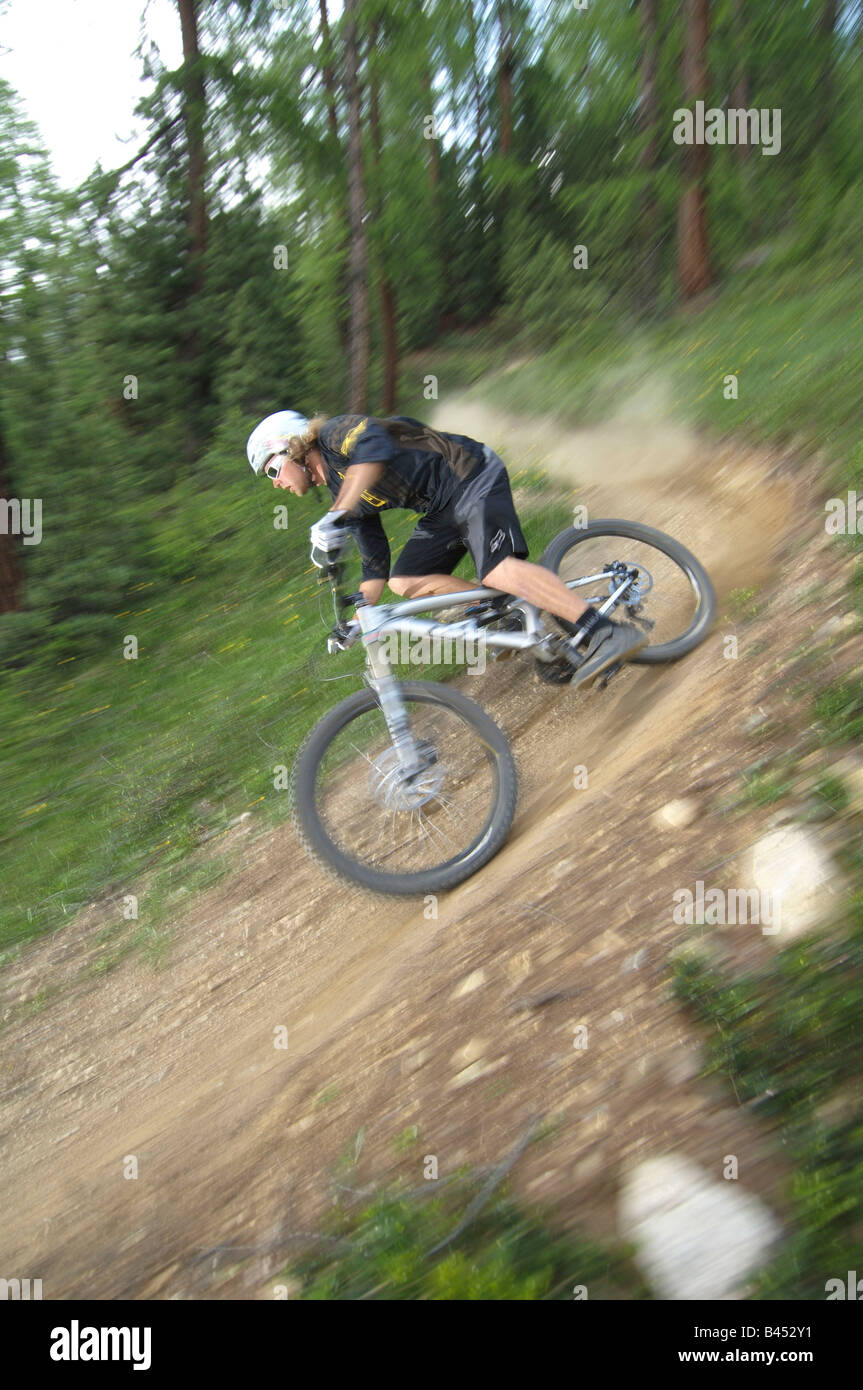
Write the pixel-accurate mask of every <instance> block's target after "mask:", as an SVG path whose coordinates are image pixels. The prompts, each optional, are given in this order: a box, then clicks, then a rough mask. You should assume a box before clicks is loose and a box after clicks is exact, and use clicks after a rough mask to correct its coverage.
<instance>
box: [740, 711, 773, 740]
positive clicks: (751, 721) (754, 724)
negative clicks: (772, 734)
mask: <svg viewBox="0 0 863 1390" xmlns="http://www.w3.org/2000/svg"><path fill="white" fill-rule="evenodd" d="M769 722H770V715H769V714H768V713H767V711H766V710H765V709H762V707H761V705H759V706H758V709H757V710H756V711H755V713H754V714H750V716H749V718H748V719H746V720H744V722H743V731H744V733H747V734H752V733H754V732H755V730H756V729H760V728H761V726H762V724H768V723H769Z"/></svg>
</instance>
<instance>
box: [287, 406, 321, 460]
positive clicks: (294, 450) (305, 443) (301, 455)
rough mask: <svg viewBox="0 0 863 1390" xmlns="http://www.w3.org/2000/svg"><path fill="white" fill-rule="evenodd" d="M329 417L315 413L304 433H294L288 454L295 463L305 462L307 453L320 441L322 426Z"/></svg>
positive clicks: (289, 442) (289, 441) (289, 443)
mask: <svg viewBox="0 0 863 1390" xmlns="http://www.w3.org/2000/svg"><path fill="white" fill-rule="evenodd" d="M328 419H329V416H328V415H314V416H312V418H311V420H310V421H309V423H308V426H307V428H306V429H305V430H304V431H303V433H302V434H294V435H292V436H291V438H290V439H289V440H288V454H289V456H290V458H292V459H293V461H294V463H305V461H306V455H307V454H308V452H309V450H310V449H314V448H315V447H316V445H317V442H318V436H319V435H320V432H321V427H322V426H323V425H324V424H326V422H327V420H328Z"/></svg>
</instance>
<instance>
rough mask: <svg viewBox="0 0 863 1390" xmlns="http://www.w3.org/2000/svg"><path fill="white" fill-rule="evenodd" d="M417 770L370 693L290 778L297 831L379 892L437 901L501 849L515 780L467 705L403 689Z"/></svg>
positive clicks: (343, 710) (499, 737)
mask: <svg viewBox="0 0 863 1390" xmlns="http://www.w3.org/2000/svg"><path fill="white" fill-rule="evenodd" d="M400 691H401V695H402V698H403V699H404V702H405V708H406V710H407V714H408V719H409V721H410V728H411V733H412V735H413V738H414V740H415V741H416V743H417V745H418V746H419V748H420V750H421V752H422V762H423V766H422V769H421V771H419V772H417V773H414V774H413V775H412V776H410V777H406V776H405V775H404V773H403V772H402V770H401V764H400V760H399V758H398V755H397V753H396V750H395V749H394V747H393V745H392V742H391V739H390V734H389V731H388V729H387V726H386V723H385V721H384V717H383V713H382V711H381V708H380V705H379V704H378V700H377V697H376V696H375V694H374V691H372V690H362V691H359V692H358V693H357V694H356V695H351V696H350V697H349V698H348V699H347V700H343V701H342V702H341V704H339V705H336V707H335V709H332V710H330V711H329V713H328V714H326V715H324V717H323V719H321V720H320V721H319V722H318V723H317V724H316V725H315V727H314V728H313V729H312V731H311V733H310V734H309V736H308V738H307V739H306V741H305V743H304V744H303V746H302V748H301V749H300V751H299V753H298V755H297V759H296V762H295V764H294V772H293V783H292V785H293V793H294V823H295V825H296V828H297V831H298V833H299V835H300V838H301V839H302V840H303V843H304V844H305V846H306V848H307V849H308V850H309V851H310V852H311V853H312V854H313V855H314V856H315V857H316V858H318V859H319V860H321V861H323V863H324V864H325V865H327V866H328V867H329V868H331V869H335V870H337V871H338V872H339V873H341V874H344V875H346V876H347V877H348V878H351V879H353V880H354V881H355V882H357V883H361V884H363V885H364V887H366V888H371V889H373V890H374V891H375V892H378V893H397V894H405V893H416V894H422V893H431V892H436V891H438V890H441V889H447V888H453V887H455V885H456V884H458V883H461V882H463V880H464V879H466V878H469V877H470V875H471V874H474V873H476V871H477V869H479V868H481V867H482V865H483V864H486V863H487V862H488V861H489V859H491V858H492V857H493V856H494V855H495V854H496V853H497V852H498V850H499V849H500V847H501V845H502V844H503V843H504V841H505V839H506V837H507V835H508V833H509V829H510V826H511V824H512V818H513V815H514V813H515V802H516V773H515V764H514V762H513V757H512V753H511V751H510V748H509V744H508V743H507V740H506V737H505V735H504V734H503V731H502V730H501V729H499V728H498V726H497V725H496V724H495V723H494V721H493V720H492V719H490V718H489V716H488V715H487V714H486V713H485V712H484V711H483V710H481V709H480V708H479V706H478V705H475V704H474V703H473V701H472V700H469V699H468V698H467V696H465V695H462V694H461V692H460V691H458V690H450V689H449V688H448V687H447V686H443V685H433V684H431V683H430V682H424V681H405V682H403V683H401V684H400Z"/></svg>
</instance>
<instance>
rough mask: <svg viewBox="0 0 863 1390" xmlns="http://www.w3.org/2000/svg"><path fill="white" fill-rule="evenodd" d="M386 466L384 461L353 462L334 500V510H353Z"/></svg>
mask: <svg viewBox="0 0 863 1390" xmlns="http://www.w3.org/2000/svg"><path fill="white" fill-rule="evenodd" d="M384 468H385V465H384V464H383V463H354V464H351V466H350V467H349V468H348V471H347V473H346V475H345V480H344V482H343V483H342V485H341V487H340V488H339V491H338V495H337V497H336V500H335V501H334V502H333V507H332V509H333V511H339V510H341V511H345V512H351V511H353V509H354V507H355V506H356V505H357V503H358V502H359V500H360V498H361V497H362V495H363V493H364V492H366V491H367V490H368V488H370V487H372V485H373V484H374V483H376V482H377V481H378V478H380V476H381V474H382V473H383V471H384Z"/></svg>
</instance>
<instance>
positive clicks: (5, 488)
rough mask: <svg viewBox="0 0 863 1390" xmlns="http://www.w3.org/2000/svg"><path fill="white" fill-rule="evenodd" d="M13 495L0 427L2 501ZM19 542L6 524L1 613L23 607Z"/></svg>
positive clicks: (0, 554)
mask: <svg viewBox="0 0 863 1390" xmlns="http://www.w3.org/2000/svg"><path fill="white" fill-rule="evenodd" d="M12 496H13V492H12V484H11V481H10V478H9V464H8V459H7V457H6V441H5V439H4V437H3V431H2V428H0V502H2V501H9V500H11V498H12ZM19 544H20V542H19V541H18V540H17V538H16V537H15V536H13V535H12V533H11V531H8V530H7V529H6V528H5V526H4V528H3V530H0V613H14V612H15V611H16V610H17V609H18V608H20V607H21V565H20V563H19V560H18V545H19Z"/></svg>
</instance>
